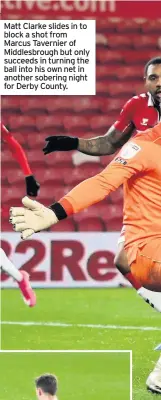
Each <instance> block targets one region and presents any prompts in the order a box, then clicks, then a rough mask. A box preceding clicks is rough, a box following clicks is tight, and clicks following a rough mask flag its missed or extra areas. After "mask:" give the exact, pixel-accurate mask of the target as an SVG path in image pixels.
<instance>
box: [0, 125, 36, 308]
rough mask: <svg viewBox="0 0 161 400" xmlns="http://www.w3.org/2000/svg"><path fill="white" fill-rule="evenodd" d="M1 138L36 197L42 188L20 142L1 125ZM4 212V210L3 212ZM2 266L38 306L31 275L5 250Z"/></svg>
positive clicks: (29, 301) (26, 298)
mask: <svg viewBox="0 0 161 400" xmlns="http://www.w3.org/2000/svg"><path fill="white" fill-rule="evenodd" d="M1 137H2V141H3V142H4V143H6V144H7V145H8V148H9V149H10V150H11V152H12V155H13V157H14V158H15V159H16V161H17V162H18V164H19V165H20V167H21V169H22V171H23V173H24V175H25V181H26V193H27V194H28V195H29V196H34V197H36V196H37V194H38V191H39V188H40V185H39V183H38V182H37V181H36V179H35V177H34V175H33V174H32V172H31V168H30V166H29V163H28V161H27V158H26V155H25V152H24V150H23V148H22V147H21V145H20V144H19V143H18V141H17V140H16V139H15V138H14V137H13V136H12V134H11V133H10V132H9V131H8V130H7V129H6V127H5V126H4V125H3V124H2V123H1ZM2 212H3V210H2ZM0 256H1V265H0V267H1V268H2V269H3V270H4V271H5V272H6V273H7V274H8V275H10V276H12V277H13V278H14V280H15V281H16V282H17V284H18V286H19V288H20V290H21V293H22V295H23V298H24V301H25V303H26V304H27V305H28V306H30V307H33V306H34V305H35V304H36V295H35V293H34V291H33V290H32V288H31V285H30V282H29V274H28V273H27V272H26V271H19V270H18V269H17V268H16V267H15V266H14V264H13V263H12V262H11V260H9V259H8V257H7V256H6V254H5V252H4V250H2V249H0Z"/></svg>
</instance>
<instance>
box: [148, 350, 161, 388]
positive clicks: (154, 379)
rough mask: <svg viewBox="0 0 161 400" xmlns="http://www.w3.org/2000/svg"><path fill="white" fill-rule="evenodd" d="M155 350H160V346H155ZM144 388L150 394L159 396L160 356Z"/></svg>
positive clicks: (160, 385) (160, 380)
mask: <svg viewBox="0 0 161 400" xmlns="http://www.w3.org/2000/svg"><path fill="white" fill-rule="evenodd" d="M155 350H161V344H160V345H159V346H157V347H156V349H155ZM146 386H147V389H148V390H149V391H151V392H152V393H160V394H161V355H160V357H159V360H158V361H157V363H156V365H155V367H154V369H153V371H152V372H151V373H150V375H149V376H148V379H147V381H146Z"/></svg>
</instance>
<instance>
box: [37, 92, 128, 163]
mask: <svg viewBox="0 0 161 400" xmlns="http://www.w3.org/2000/svg"><path fill="white" fill-rule="evenodd" d="M135 105H136V99H135V98H132V99H130V100H129V101H128V102H127V103H126V104H125V105H124V107H123V109H122V111H121V113H120V115H119V118H118V120H117V121H116V122H115V123H114V125H112V126H111V128H110V129H109V130H108V131H107V133H106V134H105V135H104V136H98V137H95V138H91V139H81V138H77V137H71V136H49V137H47V138H46V141H47V144H46V146H45V147H44V149H43V151H44V154H49V153H52V152H53V151H69V150H78V151H80V152H81V153H84V154H89V155H92V156H101V155H109V154H113V153H115V152H116V151H117V150H118V149H119V148H121V147H122V146H123V145H124V144H125V143H126V142H127V141H128V140H129V139H130V137H131V135H132V133H133V132H134V129H135V126H134V124H133V122H132V117H133V113H134V110H135Z"/></svg>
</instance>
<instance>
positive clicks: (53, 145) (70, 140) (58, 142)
mask: <svg viewBox="0 0 161 400" xmlns="http://www.w3.org/2000/svg"><path fill="white" fill-rule="evenodd" d="M45 140H46V142H47V144H46V146H45V147H44V148H43V152H44V154H49V153H52V152H53V151H69V150H76V149H77V148H78V143H79V139H78V138H76V137H71V136H48V137H47V138H46V139H45Z"/></svg>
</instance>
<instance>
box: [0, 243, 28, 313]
mask: <svg viewBox="0 0 161 400" xmlns="http://www.w3.org/2000/svg"><path fill="white" fill-rule="evenodd" d="M0 260H1V268H2V269H3V271H4V272H6V273H7V274H8V275H9V276H12V278H13V279H14V280H15V281H16V282H17V284H18V286H19V288H20V290H21V293H22V296H23V299H24V301H25V303H26V304H27V305H28V306H30V307H33V306H34V305H35V304H36V295H35V293H34V291H33V290H32V288H31V285H30V282H29V275H28V273H27V272H26V271H19V270H18V269H17V268H16V267H15V266H14V264H13V263H12V262H11V261H10V260H9V258H8V257H7V256H6V254H5V252H4V250H2V249H0Z"/></svg>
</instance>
